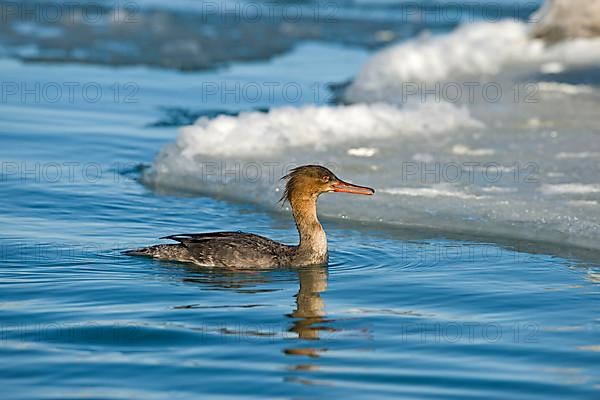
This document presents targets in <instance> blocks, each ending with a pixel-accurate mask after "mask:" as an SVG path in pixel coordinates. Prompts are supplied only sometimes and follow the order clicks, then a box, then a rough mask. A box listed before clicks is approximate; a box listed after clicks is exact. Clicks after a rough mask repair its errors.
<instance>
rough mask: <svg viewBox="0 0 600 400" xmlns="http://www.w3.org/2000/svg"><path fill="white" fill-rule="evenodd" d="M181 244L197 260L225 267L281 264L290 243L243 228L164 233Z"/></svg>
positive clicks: (288, 250) (167, 237)
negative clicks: (245, 230) (189, 232)
mask: <svg viewBox="0 0 600 400" xmlns="http://www.w3.org/2000/svg"><path fill="white" fill-rule="evenodd" d="M162 239H170V240H175V241H177V242H179V243H181V244H182V245H184V246H185V247H186V248H187V249H188V251H189V252H190V254H191V255H192V257H193V258H195V259H196V261H197V262H198V263H200V264H205V265H219V266H228V267H246V266H263V267H272V266H277V265H278V264H280V262H281V261H282V260H284V259H285V256H286V255H289V254H290V249H291V247H290V246H286V245H284V244H281V243H278V242H275V241H273V240H271V239H268V238H265V237H263V236H259V235H255V234H251V233H243V232H212V233H193V234H180V235H171V236H165V237H164V238H162Z"/></svg>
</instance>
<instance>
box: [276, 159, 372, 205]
mask: <svg viewBox="0 0 600 400" xmlns="http://www.w3.org/2000/svg"><path fill="white" fill-rule="evenodd" d="M281 179H285V180H287V183H286V185H285V190H284V192H283V195H282V196H281V201H282V202H284V201H286V200H287V201H288V202H290V203H291V202H292V199H294V198H314V199H316V198H317V197H318V196H319V195H320V194H321V193H326V192H345V193H354V194H365V195H372V194H374V193H375V191H374V190H373V189H371V188H368V187H365V186H358V185H353V184H351V183H348V182H344V181H343V180H341V179H339V178H338V177H337V176H335V174H334V173H333V172H331V171H330V170H329V169H327V168H325V167H322V166H320V165H303V166H300V167H296V168H294V169H292V170H291V171H290V173H289V174H287V175H286V176H284V177H283V178H281Z"/></svg>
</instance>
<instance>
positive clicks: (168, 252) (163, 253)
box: [122, 243, 191, 261]
mask: <svg viewBox="0 0 600 400" xmlns="http://www.w3.org/2000/svg"><path fill="white" fill-rule="evenodd" d="M122 254H123V255H126V256H142V257H152V258H158V259H160V260H173V261H191V257H190V253H189V251H188V250H187V248H186V247H185V246H183V245H182V244H179V243H178V244H157V245H155V246H149V247H142V248H139V249H133V250H126V251H124V252H123V253H122Z"/></svg>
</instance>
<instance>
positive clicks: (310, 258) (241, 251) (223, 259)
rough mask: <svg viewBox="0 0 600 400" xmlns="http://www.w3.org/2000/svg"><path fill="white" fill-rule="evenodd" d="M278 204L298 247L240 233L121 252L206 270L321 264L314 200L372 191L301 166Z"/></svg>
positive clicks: (322, 246) (321, 236)
mask: <svg viewBox="0 0 600 400" xmlns="http://www.w3.org/2000/svg"><path fill="white" fill-rule="evenodd" d="M281 179H285V180H287V183H286V186H285V191H284V192H283V196H282V197H281V201H282V202H285V201H288V202H289V203H290V206H291V209H292V214H293V216H294V220H295V222H296V228H297V229H298V234H299V235H300V243H299V244H298V245H286V244H283V243H279V242H276V241H274V240H271V239H268V238H266V237H263V236H259V235H255V234H252V233H243V232H212V233H193V234H180V235H171V236H165V237H163V238H161V239H170V240H173V241H176V242H178V243H176V244H159V245H155V246H150V247H145V248H141V249H135V250H129V251H126V252H124V254H126V255H131V256H149V257H153V258H156V259H160V260H171V261H181V262H191V263H194V264H198V265H202V266H208V267H228V268H271V267H290V266H305V265H325V264H326V263H327V260H328V252H327V237H326V235H325V231H324V230H323V227H322V226H321V223H320V222H319V219H318V218H317V199H318V197H319V195H321V194H322V193H327V192H340V193H353V194H363V195H372V194H374V193H375V191H374V190H373V189H371V188H368V187H365V186H358V185H353V184H351V183H348V182H344V181H343V180H341V179H339V178H338V177H337V176H335V174H334V173H333V172H331V171H330V170H329V169H327V168H325V167H322V166H320V165H304V166H300V167H297V168H294V169H292V170H291V172H290V173H289V174H287V175H286V176H284V177H283V178H281Z"/></svg>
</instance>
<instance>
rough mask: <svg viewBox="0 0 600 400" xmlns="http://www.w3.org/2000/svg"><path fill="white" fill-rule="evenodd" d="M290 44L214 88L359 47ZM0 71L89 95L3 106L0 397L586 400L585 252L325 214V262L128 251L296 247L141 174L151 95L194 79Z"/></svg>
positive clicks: (591, 295)
mask: <svg viewBox="0 0 600 400" xmlns="http://www.w3.org/2000/svg"><path fill="white" fill-rule="evenodd" d="M301 51H305V52H307V53H302V54H309V55H312V59H310V58H309V59H306V58H300V59H298V58H296V59H294V60H296V61H295V62H293V63H291V64H286V63H283V65H281V64H278V63H277V61H275V62H273V63H270V62H265V63H264V64H259V65H253V64H251V65H246V64H240V65H237V66H234V67H233V70H225V71H214V72H210V73H209V74H212V75H210V79H234V78H233V77H235V79H241V80H247V81H257V80H261V79H265V75H269V76H272V75H271V74H279V75H277V79H280V80H285V79H296V80H298V78H297V76H298V71H302V72H304V73H305V81H302V80H300V81H299V82H300V84H301V85H303V86H302V87H306V85H309V84H310V83H311V82H314V81H315V79H319V80H322V82H323V83H325V82H328V81H330V80H332V77H333V75H336V76H337V77H338V78H339V80H343V79H345V78H346V76H347V75H349V74H351V73H352V70H353V68H355V67H356V66H357V65H358V64H359V63H360V62H362V60H363V59H364V56H365V53H364V52H363V51H359V50H355V49H353V50H348V51H350V52H351V54H353V56H352V57H350V58H349V59H348V60H344V61H343V62H340V64H339V65H337V66H333V67H330V69H326V70H324V69H321V68H318V66H315V64H318V63H315V62H314V60H318V59H319V57H324V55H323V54H324V53H323V48H321V47H319V46H316V47H311V46H308V47H305V48H304V50H301ZM328 51H330V52H335V51H339V48H338V47H335V46H334V47H332V48H330V49H329V50H328ZM340 54H341V53H340ZM292 59H293V58H292ZM301 59H305V62H306V65H303V64H301ZM290 65H294V68H291V67H290ZM329 65H331V64H329ZM0 68H1V69H2V71H3V74H4V75H3V77H4V78H3V79H4V81H11V82H26V83H27V84H29V85H32V84H33V83H35V82H37V81H40V80H42V79H43V80H44V81H46V82H63V83H64V82H68V81H72V80H73V81H77V82H95V83H97V84H98V85H100V87H102V88H103V93H104V95H103V96H102V98H101V99H100V100H99V101H98V102H96V103H92V102H89V101H85V100H83V99H82V98H78V97H77V96H76V99H75V100H74V101H73V102H71V101H69V100H68V99H67V98H66V97H63V98H61V99H60V101H58V102H55V103H53V102H49V101H45V100H44V99H42V100H41V101H35V99H33V98H32V97H29V98H25V100H24V101H23V100H22V99H20V98H17V97H15V98H12V99H11V100H10V101H6V102H3V103H2V104H1V106H0V160H2V177H1V181H0V196H1V198H2V199H3V202H2V212H1V213H0V245H1V248H0V250H1V252H0V255H1V263H2V268H1V269H0V284H1V287H0V366H1V368H0V371H1V372H0V387H2V390H3V395H2V398H6V399H8V398H13V399H25V398H36V399H42V398H46V399H51V398H52V399H55V398H56V399H58V398H60V399H65V398H74V399H75V398H76V399H79V398H103V399H104V398H110V399H122V398H149V399H177V398H198V397H208V398H211V399H212V398H222V397H230V396H235V397H247V398H261V399H262V398H282V399H283V398H286V399H288V398H294V399H305V398H306V399H308V398H329V397H334V396H339V397H344V398H367V397H370V398H419V399H425V398H456V399H465V398H497V399H508V398H513V399H533V398H538V399H548V398H570V399H572V398H581V399H595V398H598V394H599V390H600V373H599V369H598V365H600V336H599V331H600V319H599V315H598V310H599V309H600V308H599V306H600V286H599V282H600V272H599V270H600V255H599V254H598V253H597V252H592V251H582V250H578V249H570V248H556V246H549V245H544V244H543V243H529V242H527V243H525V242H517V241H513V240H510V239H507V238H494V237H489V238H484V237H459V236H457V235H456V234H449V233H448V234H446V233H444V232H434V231H422V230H416V229H410V228H405V229H403V228H391V227H388V226H385V225H382V224H375V223H374V224H372V225H364V224H357V223H354V222H352V221H348V220H334V219H325V220H324V221H323V225H324V227H325V229H326V231H327V234H328V239H329V242H330V250H331V254H330V263H329V265H328V266H327V267H318V268H300V269H289V270H273V271H263V272H232V271H222V270H210V269H204V268H200V267H195V266H190V265H186V264H178V263H170V262H158V261H154V260H149V259H145V258H133V257H126V256H123V255H121V251H122V250H124V249H128V248H133V247H136V246H140V245H146V244H152V243H156V242H157V238H158V237H161V236H164V235H167V234H173V233H182V232H191V231H196V232H203V231H213V230H244V231H251V232H254V233H258V234H262V235H266V236H269V237H271V238H274V239H277V240H281V241H284V242H289V243H293V242H295V241H296V240H297V237H296V232H295V229H294V226H293V223H292V221H291V219H290V216H289V215H288V213H286V212H285V210H282V211H280V212H273V211H268V210H271V209H270V208H267V207H265V208H261V206H259V205H255V204H253V205H250V204H245V203H243V202H231V201H229V200H228V199H222V198H207V197H199V196H197V195H190V194H189V193H173V192H163V191H161V190H158V189H155V188H149V187H146V186H144V185H142V184H140V182H139V177H140V171H141V169H142V168H143V166H144V165H147V164H149V163H151V161H152V159H153V157H154V156H155V155H156V152H157V151H158V150H159V149H160V148H161V147H162V146H163V145H165V144H166V143H169V142H172V141H173V140H174V139H175V137H176V134H177V131H176V128H175V127H163V128H157V127H154V126H153V124H155V123H156V121H158V120H160V119H161V118H162V117H163V112H162V111H161V110H162V108H161V107H173V106H184V105H185V106H190V103H193V99H194V92H193V91H186V90H185V88H186V87H187V88H189V87H194V85H198V82H201V81H203V80H204V81H206V80H207V79H208V78H207V77H206V75H195V74H185V73H178V72H172V71H161V70H153V69H147V68H141V67H139V68H138V67H136V68H125V69H120V68H111V67H95V66H82V65H78V66H77V65H69V64H66V65H53V64H47V65H44V64H33V65H30V64H21V63H19V62H16V61H10V60H2V61H1V64H0ZM269 68H271V69H269ZM232 71H233V72H232ZM265 71H267V72H265ZM286 74H287V75H286ZM42 77H43V78H42ZM132 79H133V80H135V83H136V85H137V87H138V88H139V91H138V92H137V93H136V94H135V96H134V99H135V100H138V101H137V102H132V103H126V102H123V101H122V99H123V97H121V96H122V94H120V95H119V97H118V99H119V100H120V101H115V98H114V96H113V93H112V92H111V90H110V86H111V85H113V84H114V83H115V82H116V81H118V82H117V83H118V85H119V86H124V85H125V84H126V83H127V82H130V81H131V80H132ZM46 100H47V99H46ZM193 105H194V109H197V110H200V111H202V110H213V109H214V108H215V106H216V105H218V104H211V103H203V104H198V103H195V104H193ZM221 106H223V108H225V109H227V110H231V111H236V110H240V109H247V108H250V107H257V105H256V104H245V103H240V102H237V103H235V102H232V103H228V104H225V105H222V104H221ZM258 106H260V104H258ZM347 175H351V174H346V175H344V174H343V173H341V176H343V177H346V176H347ZM348 178H349V179H350V178H351V176H349V177H348ZM361 183H364V184H368V182H361ZM328 201H339V202H343V201H346V200H345V198H344V197H335V199H328Z"/></svg>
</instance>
